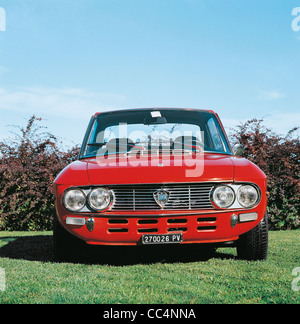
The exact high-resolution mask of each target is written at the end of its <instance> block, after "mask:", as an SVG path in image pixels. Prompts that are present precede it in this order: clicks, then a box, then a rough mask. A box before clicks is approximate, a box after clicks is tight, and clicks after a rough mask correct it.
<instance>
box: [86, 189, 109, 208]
mask: <svg viewBox="0 0 300 324" xmlns="http://www.w3.org/2000/svg"><path fill="white" fill-rule="evenodd" d="M88 200H89V205H90V207H91V208H93V209H95V210H105V209H107V208H108V207H109V206H110V204H111V193H110V191H108V190H107V189H104V188H98V189H94V190H92V191H91V193H90V194H89V197H88Z"/></svg>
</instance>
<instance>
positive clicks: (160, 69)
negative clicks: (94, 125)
mask: <svg viewBox="0 0 300 324" xmlns="http://www.w3.org/2000/svg"><path fill="white" fill-rule="evenodd" d="M0 7H2V8H4V10H5V12H6V31H0V140H1V139H3V138H6V137H7V136H9V131H10V130H12V129H11V128H10V127H7V125H11V124H13V125H20V124H22V125H24V124H25V123H26V119H28V118H29V117H30V116H31V115H32V114H36V115H37V116H38V117H42V119H43V125H45V126H47V127H48V129H49V130H50V131H51V132H52V133H54V134H55V135H57V136H59V137H60V138H61V139H62V140H63V141H64V142H65V143H68V144H70V143H80V142H81V140H82V138H83V135H84V132H85V130H86V127H87V124H88V121H89V119H90V117H91V115H92V114H94V113H95V112H97V111H105V110H111V109H115V108H117V109H122V108H132V107H190V108H203V109H213V110H215V111H216V112H217V113H218V114H219V115H220V117H221V119H222V121H223V123H224V125H225V126H226V128H229V127H232V126H234V125H236V124H238V123H239V122H243V121H246V120H248V119H252V118H265V120H266V124H267V125H268V126H270V127H272V128H273V129H274V130H275V131H277V132H279V133H285V132H287V131H288V130H289V129H290V128H292V127H294V126H299V124H300V122H299V121H300V109H299V106H300V64H299V62H300V31H299V32H296V31H294V30H293V29H292V21H293V20H294V19H295V18H296V17H294V16H292V10H293V8H295V7H300V0H297V1H294V0H243V1H241V0H76V1H74V0H73V1H71V0H0ZM0 19H1V17H0ZM299 25H300V23H299Z"/></svg>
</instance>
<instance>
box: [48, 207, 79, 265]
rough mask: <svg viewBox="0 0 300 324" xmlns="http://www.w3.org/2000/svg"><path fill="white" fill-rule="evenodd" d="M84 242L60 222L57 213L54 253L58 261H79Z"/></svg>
mask: <svg viewBox="0 0 300 324" xmlns="http://www.w3.org/2000/svg"><path fill="white" fill-rule="evenodd" d="M83 247H84V242H82V241H81V240H80V239H78V238H77V237H75V236H74V235H72V234H70V233H69V232H68V231H67V230H65V229H64V228H63V227H62V226H61V225H60V223H59V221H58V219H57V216H56V213H54V217H53V255H54V260H55V261H56V262H69V261H70V262H73V261H78V260H79V259H80V256H81V254H82V249H83Z"/></svg>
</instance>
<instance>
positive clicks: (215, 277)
mask: <svg viewBox="0 0 300 324" xmlns="http://www.w3.org/2000/svg"><path fill="white" fill-rule="evenodd" d="M299 234H300V232H299V231H285V232H271V233H270V249H269V258H268V260H267V261H265V262H247V261H241V260H237V259H236V258H235V256H236V252H235V249H229V248H226V249H225V248H222V249H218V250H217V254H216V255H215V256H214V257H213V258H210V259H208V260H205V259H201V257H199V255H198V250H194V252H192V251H191V248H189V250H187V249H186V248H184V250H181V249H176V248H175V247H174V248H173V247H170V248H167V249H166V250H161V249H160V250H159V251H157V250H155V248H154V249H153V250H145V251H144V250H140V249H129V250H126V249H125V250H124V249H112V250H108V251H104V252H103V253H106V254H104V256H103V260H104V261H103V262H104V263H101V264H100V263H95V262H94V263H91V264H87V263H83V264H74V263H54V262H53V257H52V233H51V232H42V233H25V232H0V268H3V269H4V270H5V274H6V289H5V291H0V304H1V303H2V304H3V303H27V304H28V303H100V304H101V303H103V304H110V303H124V304H140V303H142V304H150V303H154V304H160V303H164V304H175V303H179V304H181V303H188V304H200V303H249V304H250V303H278V304H279V303H289V304H291V303H293V304H295V303H297V304H298V303H299V302H300V291H299V292H295V291H293V290H292V281H293V280H294V279H295V277H293V276H292V270H293V269H294V268H295V267H300V256H299V251H300V235H299ZM110 253H111V255H110V256H109V255H108V254H110ZM108 256H109V257H108ZM105 257H106V259H105ZM148 260H150V261H148ZM118 262H119V264H118ZM298 285H300V283H298Z"/></svg>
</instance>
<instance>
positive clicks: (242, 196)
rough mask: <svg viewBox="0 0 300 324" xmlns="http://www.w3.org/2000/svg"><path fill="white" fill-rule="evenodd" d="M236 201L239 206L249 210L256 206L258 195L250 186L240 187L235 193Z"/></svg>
mask: <svg viewBox="0 0 300 324" xmlns="http://www.w3.org/2000/svg"><path fill="white" fill-rule="evenodd" d="M237 199H238V202H239V203H240V205H242V206H243V207H245V208H250V207H253V206H254V205H256V203H257V201H258V199H259V194H258V191H257V190H256V189H255V187H253V186H250V185H245V186H241V187H240V189H239V190H238V193H237Z"/></svg>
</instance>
